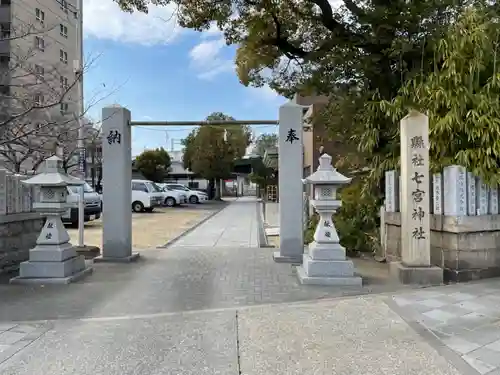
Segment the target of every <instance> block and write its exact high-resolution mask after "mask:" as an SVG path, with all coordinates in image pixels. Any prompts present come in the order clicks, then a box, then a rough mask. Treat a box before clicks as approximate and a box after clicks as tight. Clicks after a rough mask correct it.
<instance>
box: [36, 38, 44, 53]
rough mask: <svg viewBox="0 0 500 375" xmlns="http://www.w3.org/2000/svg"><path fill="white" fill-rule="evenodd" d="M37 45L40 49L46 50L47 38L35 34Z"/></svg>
mask: <svg viewBox="0 0 500 375" xmlns="http://www.w3.org/2000/svg"><path fill="white" fill-rule="evenodd" d="M35 47H36V48H38V49H39V50H40V51H45V40H44V39H43V37H41V36H35Z"/></svg>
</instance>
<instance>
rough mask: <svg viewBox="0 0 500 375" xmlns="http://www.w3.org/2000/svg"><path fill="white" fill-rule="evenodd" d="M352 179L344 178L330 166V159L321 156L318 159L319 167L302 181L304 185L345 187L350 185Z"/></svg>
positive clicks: (329, 157)
mask: <svg viewBox="0 0 500 375" xmlns="http://www.w3.org/2000/svg"><path fill="white" fill-rule="evenodd" d="M351 180H352V178H349V177H346V176H344V175H343V174H341V173H339V172H337V170H336V169H335V168H333V166H332V157H331V156H330V155H328V154H323V155H321V156H320V157H319V167H318V169H317V170H316V172H314V173H313V174H311V175H310V176H309V177H306V178H305V179H304V183H305V184H312V185H345V184H348V183H350V182H351Z"/></svg>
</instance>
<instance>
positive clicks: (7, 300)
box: [0, 247, 400, 322]
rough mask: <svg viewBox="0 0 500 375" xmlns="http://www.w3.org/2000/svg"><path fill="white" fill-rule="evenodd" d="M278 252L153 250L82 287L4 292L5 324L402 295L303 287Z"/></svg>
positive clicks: (99, 270) (98, 271)
mask: <svg viewBox="0 0 500 375" xmlns="http://www.w3.org/2000/svg"><path fill="white" fill-rule="evenodd" d="M272 251H273V249H272V248H243V247H241V248H230V247H222V248H218V247H217V248H210V249H207V248H203V247H200V248H197V247H179V248H176V247H173V248H167V249H157V250H149V251H147V253H146V254H142V256H141V258H140V259H139V260H138V261H137V262H136V263H134V264H103V263H98V264H95V265H94V273H93V275H92V276H90V277H88V278H87V279H84V280H81V281H79V282H77V283H75V284H70V285H64V286H56V285H46V286H44V287H42V286H21V285H8V284H4V285H0V300H1V301H2V302H1V303H0V322H5V321H7V322H9V321H25V320H43V319H69V318H80V317H102V316H122V315H135V314H157V313H165V312H180V311H190V310H205V309H213V308H227V307H235V306H245V305H256V304H268V303H280V302H297V301H307V300H315V299H321V298H327V297H338V296H343V295H351V294H362V293H373V292H376V291H380V290H383V291H396V290H398V288H400V286H397V285H396V286H394V287H392V286H391V289H388V287H387V286H386V285H375V284H373V285H370V284H368V285H365V286H364V287H363V288H332V287H315V286H308V285H301V284H300V283H299V282H298V279H297V276H296V274H295V268H294V267H292V266H290V265H287V264H278V263H275V262H274V261H273V258H272ZM5 282H8V277H6V278H5Z"/></svg>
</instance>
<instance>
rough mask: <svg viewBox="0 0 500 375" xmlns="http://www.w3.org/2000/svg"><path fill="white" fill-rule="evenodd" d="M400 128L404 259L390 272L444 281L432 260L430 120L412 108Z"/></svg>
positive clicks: (413, 279) (415, 280)
mask: <svg viewBox="0 0 500 375" xmlns="http://www.w3.org/2000/svg"><path fill="white" fill-rule="evenodd" d="M400 129H401V131H400V134H401V246H402V249H401V258H402V259H401V262H398V263H392V264H391V272H392V274H393V275H394V276H395V277H397V278H398V279H399V281H401V282H403V283H404V284H427V285H433V284H441V283H442V282H443V271H442V269H441V268H439V267H433V266H431V259H430V256H431V243H430V194H431V192H430V191H429V188H430V184H429V174H430V171H429V120H428V118H427V116H426V115H424V114H422V113H420V112H417V111H411V112H410V113H409V114H408V116H406V117H405V118H404V119H403V120H401V127H400Z"/></svg>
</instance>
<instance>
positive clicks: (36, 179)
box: [22, 155, 85, 186]
mask: <svg viewBox="0 0 500 375" xmlns="http://www.w3.org/2000/svg"><path fill="white" fill-rule="evenodd" d="M62 164H63V163H62V160H61V159H60V158H59V157H57V156H55V155H54V156H51V157H50V158H48V159H46V160H45V161H44V162H43V169H42V172H41V173H38V174H37V175H35V176H33V177H31V178H29V179H27V180H24V181H22V183H23V184H27V185H40V186H66V185H69V184H70V185H83V184H84V183H85V181H82V180H80V179H78V178H75V177H72V176H69V175H67V174H66V173H64V170H63V165H62Z"/></svg>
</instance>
